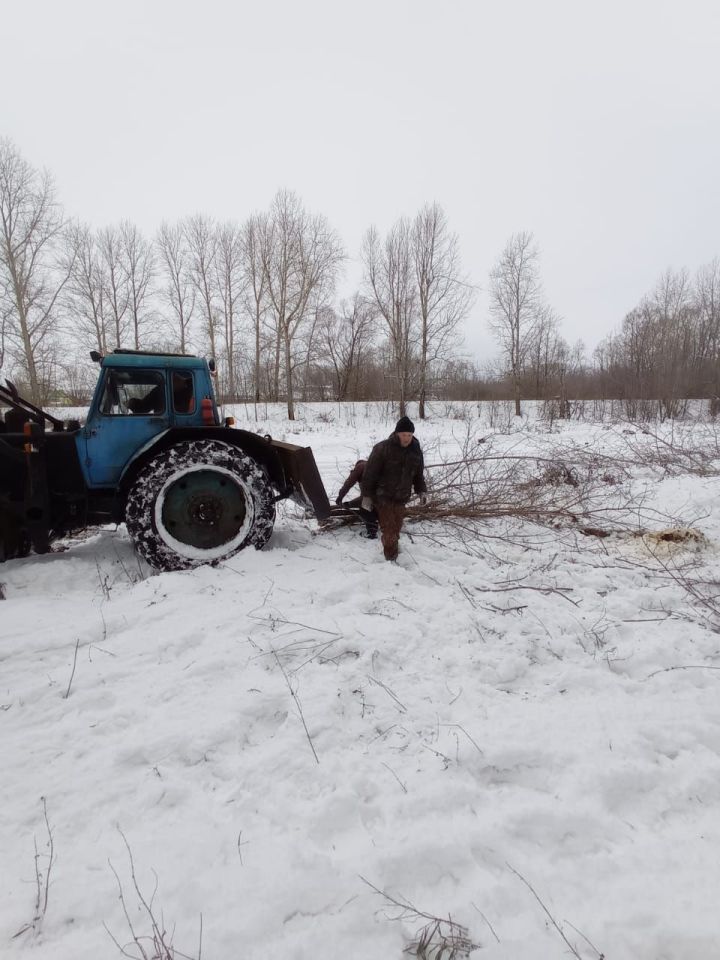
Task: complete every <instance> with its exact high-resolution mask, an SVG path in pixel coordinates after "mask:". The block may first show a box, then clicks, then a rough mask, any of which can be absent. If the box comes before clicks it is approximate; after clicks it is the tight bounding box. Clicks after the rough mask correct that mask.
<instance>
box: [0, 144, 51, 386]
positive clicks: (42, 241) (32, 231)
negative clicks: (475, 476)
mask: <svg viewBox="0 0 720 960" xmlns="http://www.w3.org/2000/svg"><path fill="white" fill-rule="evenodd" d="M62 224H63V219H62V211H61V209H60V206H59V204H58V202H57V200H56V197H55V187H54V184H53V181H52V178H51V177H50V174H49V173H47V172H42V173H41V172H39V171H37V170H35V169H34V168H33V167H32V166H31V165H30V164H29V163H28V162H27V161H26V160H25V159H24V158H23V157H22V156H21V155H20V153H19V151H18V150H17V148H16V147H15V145H14V144H13V143H11V142H10V141H9V140H0V229H1V230H2V233H1V234H0V272H1V273H2V284H1V285H0V294H2V297H3V301H2V304H1V305H0V314H1V315H2V317H3V321H2V327H3V330H2V334H3V340H4V342H5V343H7V344H9V345H10V346H11V347H14V348H15V351H16V356H17V358H18V360H19V361H20V363H21V365H22V367H23V369H24V370H25V372H26V374H27V381H28V389H29V391H30V395H31V398H32V400H33V401H34V402H35V403H40V402H42V399H43V397H42V393H43V392H45V391H46V390H47V382H43V381H44V380H45V381H46V380H47V377H46V376H45V374H46V373H47V370H46V369H45V368H46V366H47V364H48V363H49V361H50V360H51V359H52V357H53V355H54V346H53V343H52V334H53V331H54V328H55V324H56V321H57V308H58V298H59V296H60V293H61V291H62V289H63V287H64V286H65V283H66V282H67V279H68V275H67V273H66V272H64V271H62V270H60V269H59V264H58V261H57V241H58V239H59V237H60V234H61V231H62ZM3 349H4V348H3Z"/></svg>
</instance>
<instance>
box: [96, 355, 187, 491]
mask: <svg viewBox="0 0 720 960" xmlns="http://www.w3.org/2000/svg"><path fill="white" fill-rule="evenodd" d="M167 393H168V390H167V379H166V375H165V373H164V371H161V370H157V369H156V370H150V369H146V368H145V369H144V368H141V367H106V368H105V370H104V375H103V377H102V379H101V381H100V383H99V384H98V389H97V392H96V395H95V400H94V402H93V405H92V407H91V411H90V416H89V417H88V420H87V423H86V424H85V427H84V428H83V431H82V440H81V443H82V444H83V445H84V447H85V450H84V454H85V455H84V458H83V460H84V467H85V471H86V475H87V479H88V485H89V486H90V487H111V486H115V484H116V483H117V482H118V481H119V479H120V476H121V475H122V472H123V469H124V468H125V466H126V464H127V463H128V462H129V461H130V460H131V459H132V457H133V456H134V455H135V454H136V453H137V451H138V450H140V449H141V448H142V447H144V446H145V444H147V443H148V442H149V441H150V440H152V439H153V437H155V436H157V435H158V434H159V433H162V432H163V431H165V430H167V429H168V427H169V425H170V412H169V406H168V396H167Z"/></svg>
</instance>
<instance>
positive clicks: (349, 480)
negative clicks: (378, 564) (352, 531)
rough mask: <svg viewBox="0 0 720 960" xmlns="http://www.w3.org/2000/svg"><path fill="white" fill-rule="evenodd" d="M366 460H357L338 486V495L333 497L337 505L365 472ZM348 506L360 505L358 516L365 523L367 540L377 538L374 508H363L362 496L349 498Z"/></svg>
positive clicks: (376, 520)
mask: <svg viewBox="0 0 720 960" xmlns="http://www.w3.org/2000/svg"><path fill="white" fill-rule="evenodd" d="M366 463H367V460H358V462H357V463H356V464H355V466H354V467H353V468H352V470H351V471H350V473H349V474H348V475H347V477H346V478H345V483H343V485H342V486H341V487H340V490H339V491H338V495H337V497H336V498H335V503H336V504H337V506H338V507H341V506H342V505H343V499H344V497H345V495H346V494H347V492H348V491H349V490H350V488H351V487H354V486H355V484H356V483H360V482H361V481H362V478H363V474H364V473H365V464H366ZM346 506H348V507H360V516H361V517H362V519H363V521H364V523H365V536H366V537H367V538H368V540H377V531H378V518H377V514H376V513H375V511H374V510H365V509H363V506H362V497H356V498H355V500H351V501H350V502H349V503H348V504H346Z"/></svg>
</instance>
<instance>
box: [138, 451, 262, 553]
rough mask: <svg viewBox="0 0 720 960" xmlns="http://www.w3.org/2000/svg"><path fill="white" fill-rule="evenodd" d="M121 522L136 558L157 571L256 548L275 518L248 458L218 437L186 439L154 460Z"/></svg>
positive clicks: (140, 477) (143, 472)
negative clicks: (124, 526)
mask: <svg viewBox="0 0 720 960" xmlns="http://www.w3.org/2000/svg"><path fill="white" fill-rule="evenodd" d="M125 520H126V523H127V528H128V531H129V533H130V536H131V537H132V539H133V541H134V543H135V546H136V548H137V550H138V551H139V553H140V554H142V556H143V557H144V558H145V559H146V560H147V561H148V563H149V564H151V566H153V567H157V568H158V569H160V570H184V569H187V568H189V567H196V566H198V565H200V564H202V563H210V562H213V561H218V560H226V559H227V558H228V557H231V556H233V554H235V553H237V552H238V551H239V550H242V549H243V548H244V547H250V546H252V547H255V548H256V549H258V550H259V549H260V548H261V547H262V546H264V545H265V543H267V541H268V539H269V538H270V534H271V533H272V529H273V523H274V521H275V504H274V502H273V491H272V487H271V485H270V481H269V480H268V477H267V474H266V473H265V471H264V470H263V468H262V467H261V466H260V465H259V464H258V463H256V461H255V460H253V459H252V457H250V456H248V454H246V453H244V452H243V451H242V450H240V449H238V448H237V447H235V446H233V445H232V444H230V443H225V442H223V441H221V440H189V441H185V442H182V443H178V444H176V445H175V446H173V447H170V448H169V449H168V450H163V451H162V452H161V453H158V454H156V455H155V456H154V457H152V458H151V459H150V460H149V461H148V462H147V463H146V464H145V466H144V467H142V469H141V470H140V472H139V473H138V475H137V477H136V478H135V481H134V483H133V485H132V487H131V488H130V491H129V493H128V497H127V502H126V507H125Z"/></svg>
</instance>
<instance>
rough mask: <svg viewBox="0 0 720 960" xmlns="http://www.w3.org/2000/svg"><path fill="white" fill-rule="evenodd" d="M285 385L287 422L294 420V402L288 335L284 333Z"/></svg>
mask: <svg viewBox="0 0 720 960" xmlns="http://www.w3.org/2000/svg"><path fill="white" fill-rule="evenodd" d="M285 384H286V388H287V412H288V420H294V419H295V402H294V399H293V382H292V357H291V355H290V335H289V333H287V332H286V333H285Z"/></svg>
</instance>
